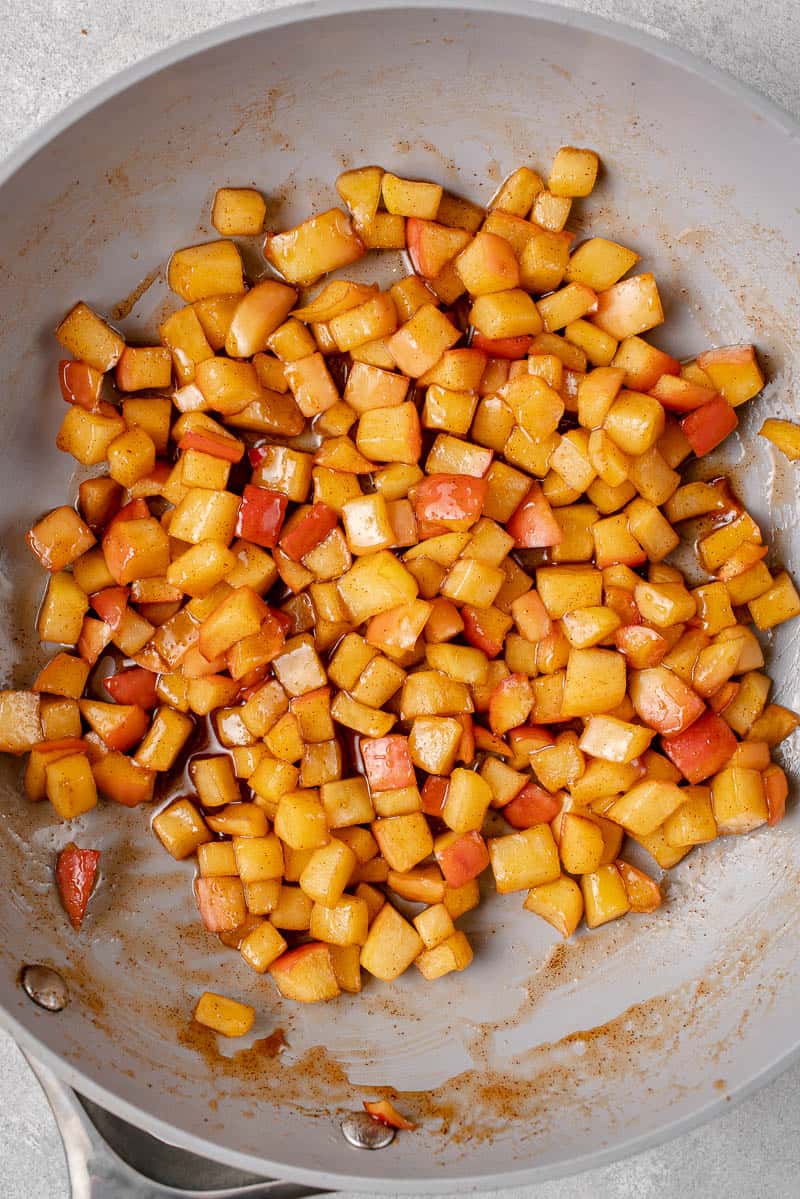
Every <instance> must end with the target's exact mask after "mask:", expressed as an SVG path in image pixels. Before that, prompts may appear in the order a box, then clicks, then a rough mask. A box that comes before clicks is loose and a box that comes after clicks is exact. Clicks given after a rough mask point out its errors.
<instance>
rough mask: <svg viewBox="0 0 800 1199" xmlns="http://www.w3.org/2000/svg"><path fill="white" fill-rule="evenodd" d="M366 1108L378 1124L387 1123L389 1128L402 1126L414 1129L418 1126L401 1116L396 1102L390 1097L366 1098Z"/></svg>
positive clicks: (410, 1129)
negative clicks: (389, 1098) (395, 1104)
mask: <svg viewBox="0 0 800 1199" xmlns="http://www.w3.org/2000/svg"><path fill="white" fill-rule="evenodd" d="M364 1110H365V1111H366V1112H367V1113H368V1115H370V1116H371V1117H372V1119H373V1120H375V1121H376V1122H377V1123H378V1124H386V1125H388V1127H389V1128H402V1129H406V1130H409V1131H413V1129H415V1128H416V1127H417V1126H416V1124H412V1123H411V1121H410V1120H406V1118H405V1116H401V1115H400V1113H399V1112H398V1110H397V1108H396V1107H395V1106H394V1104H392V1103H390V1102H389V1100H388V1099H376V1100H372V1101H370V1100H369V1099H365V1100H364Z"/></svg>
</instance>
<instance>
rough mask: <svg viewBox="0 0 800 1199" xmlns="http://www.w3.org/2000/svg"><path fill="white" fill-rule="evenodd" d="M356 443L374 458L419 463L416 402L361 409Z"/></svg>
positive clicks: (419, 442) (411, 463)
mask: <svg viewBox="0 0 800 1199" xmlns="http://www.w3.org/2000/svg"><path fill="white" fill-rule="evenodd" d="M356 445H357V446H358V449H359V451H360V452H361V453H362V454H364V456H365V457H366V458H368V459H369V460H370V461H372V462H403V463H406V464H407V465H414V466H415V465H416V464H417V461H418V459H419V456H420V452H421V427H420V421H419V413H418V412H417V408H416V405H415V404H413V403H410V402H409V403H402V404H399V405H393V406H392V407H390V408H370V409H368V410H367V411H365V412H362V413H361V416H360V418H359V421H358V427H357V429H356Z"/></svg>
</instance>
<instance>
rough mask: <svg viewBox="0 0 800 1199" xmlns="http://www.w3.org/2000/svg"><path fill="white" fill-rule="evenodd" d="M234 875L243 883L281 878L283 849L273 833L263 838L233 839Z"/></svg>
mask: <svg viewBox="0 0 800 1199" xmlns="http://www.w3.org/2000/svg"><path fill="white" fill-rule="evenodd" d="M233 852H234V856H235V859H236V873H237V874H238V875H239V877H240V878H241V880H242V882H243V883H260V882H264V880H265V879H270V878H282V877H283V849H282V847H281V843H280V841H279V839H278V838H277V837H276V836H275V834H274V833H270V834H268V835H266V836H263V837H234V838H233Z"/></svg>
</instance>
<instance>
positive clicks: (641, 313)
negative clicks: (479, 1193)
mask: <svg viewBox="0 0 800 1199" xmlns="http://www.w3.org/2000/svg"><path fill="white" fill-rule="evenodd" d="M663 320H664V309H663V308H662V306H661V297H660V296H659V294H658V287H657V285H656V281H655V278H654V277H653V275H652V274H650V273H649V272H648V273H646V274H643V275H632V276H631V277H630V278H629V279H624V280H622V282H621V283H615V284H613V286H611V287H609V288H608V289H607V290H606V291H603V292H600V294H599V295H598V297H597V311H596V312H595V314H594V315H593V317H592V321H593V322H594V324H596V325H599V326H600V328H601V329H603V330H604V332H606V333H610V334H611V336H612V337H616V339H617V341H622V340H623V338H626V337H633V336H635V335H637V334H639V333H645V332H646V331H647V330H648V329H653V328H655V326H656V325H660V324H661V323H662V322H663Z"/></svg>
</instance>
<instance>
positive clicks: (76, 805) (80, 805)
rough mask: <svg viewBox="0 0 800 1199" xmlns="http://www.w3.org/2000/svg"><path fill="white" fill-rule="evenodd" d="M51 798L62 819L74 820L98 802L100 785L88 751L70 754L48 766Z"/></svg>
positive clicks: (48, 793)
mask: <svg viewBox="0 0 800 1199" xmlns="http://www.w3.org/2000/svg"><path fill="white" fill-rule="evenodd" d="M45 790H46V793H47V798H48V799H49V800H50V803H51V804H52V805H53V807H54V808H55V810H56V812H58V814H59V816H60V817H61V819H62V820H73V819H74V818H75V817H76V816H82V815H83V813H84V812H88V811H89V810H90V809H91V808H94V807H96V805H97V786H96V784H95V781H94V776H93V774H92V768H91V765H90V764H89V759H88V758H87V756H86V754H82V753H77V754H69V755H68V756H67V757H64V758H57V759H56V760H55V761H50V762H48V763H47V764H46V766H45Z"/></svg>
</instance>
